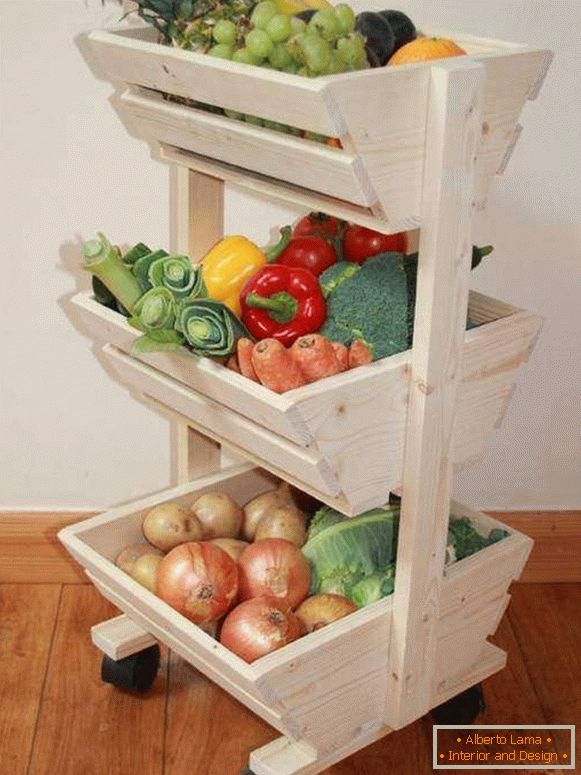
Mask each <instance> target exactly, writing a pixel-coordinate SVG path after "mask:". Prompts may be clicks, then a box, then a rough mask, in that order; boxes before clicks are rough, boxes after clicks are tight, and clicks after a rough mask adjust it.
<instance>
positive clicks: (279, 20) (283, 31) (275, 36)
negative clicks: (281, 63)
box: [265, 13, 292, 43]
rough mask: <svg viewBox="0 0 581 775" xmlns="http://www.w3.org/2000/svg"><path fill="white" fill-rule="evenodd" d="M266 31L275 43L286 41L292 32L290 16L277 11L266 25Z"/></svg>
mask: <svg viewBox="0 0 581 775" xmlns="http://www.w3.org/2000/svg"><path fill="white" fill-rule="evenodd" d="M265 31H266V33H267V35H270V39H271V40H272V41H274V43H284V41H285V40H288V38H290V36H291V34H292V27H291V22H290V18H289V17H288V16H287V15H286V14H284V13H277V15H276V16H273V17H272V19H271V20H270V21H269V22H268V24H267V25H266V27H265Z"/></svg>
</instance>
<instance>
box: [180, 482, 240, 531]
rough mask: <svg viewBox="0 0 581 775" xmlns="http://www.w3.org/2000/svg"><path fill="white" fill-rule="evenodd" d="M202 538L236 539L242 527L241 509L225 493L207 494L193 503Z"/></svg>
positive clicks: (193, 510)
mask: <svg viewBox="0 0 581 775" xmlns="http://www.w3.org/2000/svg"><path fill="white" fill-rule="evenodd" d="M192 512H193V513H194V514H195V515H196V517H197V518H198V519H199V521H200V523H201V525H202V530H203V535H204V538H205V539H207V540H209V539H211V538H236V537H237V536H238V533H239V532H240V527H241V525H242V509H241V508H240V506H238V504H237V503H235V502H234V501H233V500H232V498H231V497H230V496H229V495H227V494H226V493H225V492H207V493H204V495H200V497H199V498H198V499H197V500H196V501H194V503H193V505H192Z"/></svg>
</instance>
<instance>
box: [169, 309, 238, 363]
mask: <svg viewBox="0 0 581 775" xmlns="http://www.w3.org/2000/svg"><path fill="white" fill-rule="evenodd" d="M176 329H177V330H178V331H180V332H181V333H182V334H183V335H184V337H185V339H186V342H187V344H188V345H189V346H190V347H191V348H192V350H193V351H194V352H195V353H196V355H205V356H208V357H213V358H221V357H225V356H227V355H231V353H233V352H234V349H235V347H236V342H237V341H238V339H240V338H241V337H246V336H249V334H248V331H246V329H245V328H244V326H243V325H242V323H241V322H240V321H239V320H238V318H237V317H236V316H235V315H234V313H233V312H231V311H230V310H229V309H228V307H227V306H226V305H225V304H222V302H221V301H214V300H212V299H186V300H185V301H182V303H181V306H180V310H179V313H178V319H177V322H176Z"/></svg>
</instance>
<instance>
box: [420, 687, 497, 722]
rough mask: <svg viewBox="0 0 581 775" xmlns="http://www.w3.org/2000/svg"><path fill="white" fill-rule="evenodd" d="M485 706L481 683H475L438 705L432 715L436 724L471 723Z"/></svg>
mask: <svg viewBox="0 0 581 775" xmlns="http://www.w3.org/2000/svg"><path fill="white" fill-rule="evenodd" d="M485 708H486V703H485V702H484V692H483V690H482V684H476V686H471V687H470V689H466V691H464V692H462V693H461V694H457V695H456V697H452V698H451V699H449V700H447V702H444V703H442V705H438V707H437V708H434V709H433V710H432V717H433V719H434V721H435V722H436V724H472V722H473V721H474V720H475V719H476V717H477V716H478V715H480V713H482V711H483V710H484V709H485Z"/></svg>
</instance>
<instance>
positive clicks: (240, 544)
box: [210, 538, 250, 562]
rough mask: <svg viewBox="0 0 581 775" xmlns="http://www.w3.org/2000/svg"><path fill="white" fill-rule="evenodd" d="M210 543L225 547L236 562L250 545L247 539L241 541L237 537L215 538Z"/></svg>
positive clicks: (221, 547)
mask: <svg viewBox="0 0 581 775" xmlns="http://www.w3.org/2000/svg"><path fill="white" fill-rule="evenodd" d="M210 543H211V544H216V546H219V547H220V549H223V550H224V551H225V552H226V554H228V555H229V556H230V557H232V559H233V560H234V562H238V560H239V559H240V555H241V554H242V552H243V551H244V550H245V549H246V548H247V547H248V546H250V544H249V543H247V542H246V541H239V540H238V539H237V538H213V539H212V540H211V541H210Z"/></svg>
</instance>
